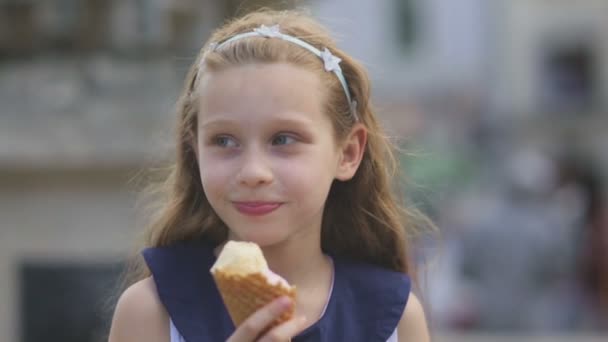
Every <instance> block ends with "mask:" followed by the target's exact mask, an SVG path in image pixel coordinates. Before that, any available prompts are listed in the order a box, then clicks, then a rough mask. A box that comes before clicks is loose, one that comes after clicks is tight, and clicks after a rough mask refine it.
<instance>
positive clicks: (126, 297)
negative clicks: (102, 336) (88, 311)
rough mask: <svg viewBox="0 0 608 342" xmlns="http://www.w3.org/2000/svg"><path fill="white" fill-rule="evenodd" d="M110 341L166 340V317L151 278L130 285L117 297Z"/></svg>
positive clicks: (167, 332) (167, 321)
mask: <svg viewBox="0 0 608 342" xmlns="http://www.w3.org/2000/svg"><path fill="white" fill-rule="evenodd" d="M109 341H110V342H122V341H151V342H155V341H162V342H166V341H169V316H168V314H167V312H166V310H165V308H164V306H163V305H162V303H161V302H160V299H159V298H158V294H157V291H156V285H155V284H154V280H153V279H152V278H151V277H148V278H146V279H143V280H140V281H139V282H137V283H135V284H133V285H131V286H130V287H129V288H128V289H127V290H125V292H123V293H122V295H121V296H120V298H119V300H118V303H117V304H116V309H115V311H114V317H113V318H112V327H111V329H110V339H109Z"/></svg>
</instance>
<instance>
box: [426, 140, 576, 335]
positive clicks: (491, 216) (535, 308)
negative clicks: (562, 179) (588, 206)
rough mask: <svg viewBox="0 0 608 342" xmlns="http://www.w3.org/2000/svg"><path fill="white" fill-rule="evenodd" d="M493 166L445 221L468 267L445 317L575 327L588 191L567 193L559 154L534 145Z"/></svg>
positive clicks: (493, 326) (453, 322) (459, 322)
mask: <svg viewBox="0 0 608 342" xmlns="http://www.w3.org/2000/svg"><path fill="white" fill-rule="evenodd" d="M491 174H492V176H491V177H489V179H487V180H485V181H482V182H483V183H482V184H478V187H477V188H474V189H472V190H470V191H468V192H466V193H464V194H463V195H462V197H461V198H458V199H456V201H454V202H455V204H454V205H453V207H452V208H448V210H447V212H444V213H443V215H444V217H442V218H441V221H440V224H441V226H443V227H449V229H450V230H451V231H452V232H451V233H449V234H450V235H449V237H451V239H452V240H454V241H451V244H450V246H451V250H452V251H453V252H452V255H453V257H454V258H457V261H454V260H452V261H451V263H452V264H453V265H456V266H454V267H458V268H459V269H460V274H457V275H454V276H453V278H452V279H450V283H451V284H452V285H451V288H450V289H449V290H450V291H451V292H452V297H451V301H450V309H451V312H445V313H442V315H443V317H442V320H443V324H444V325H446V326H447V327H449V328H455V329H459V330H471V329H477V330H491V331H518V330H519V331H559V330H571V329H573V328H575V327H576V326H577V325H578V324H579V317H578V316H579V315H578V313H579V312H580V310H581V308H580V305H579V302H578V297H577V291H576V247H577V238H576V237H577V232H578V227H579V222H580V217H581V215H582V212H581V210H580V208H581V203H582V202H581V199H580V198H579V197H576V196H574V197H573V196H564V195H565V193H564V192H562V191H561V190H562V189H561V186H560V184H559V182H558V168H557V165H556V163H555V161H554V160H553V158H551V157H550V156H548V155H546V154H544V153H542V152H540V151H537V150H536V149H534V148H531V147H525V148H523V149H518V150H515V151H513V152H512V153H511V154H510V156H509V157H508V158H505V159H504V164H502V165H501V166H500V167H499V168H498V169H497V170H492V171H491ZM431 291H432V290H431ZM444 291H445V290H444ZM435 305H437V304H435Z"/></svg>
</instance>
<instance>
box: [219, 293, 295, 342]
mask: <svg viewBox="0 0 608 342" xmlns="http://www.w3.org/2000/svg"><path fill="white" fill-rule="evenodd" d="M292 305H293V300H291V298H289V297H280V298H278V299H276V300H274V301H272V302H271V303H270V304H268V305H266V306H264V307H263V308H261V309H259V310H258V311H256V312H255V313H254V314H253V315H251V317H249V318H247V319H246V320H245V321H244V322H243V323H242V324H241V325H240V326H239V327H238V328H237V329H236V331H235V332H234V334H233V335H232V336H231V337H230V339H229V340H228V341H230V342H237V341H238V342H245V341H246V342H249V341H254V340H255V339H256V338H257V337H258V336H260V334H261V333H262V331H263V330H264V328H266V327H268V326H269V325H270V324H271V323H272V322H273V321H274V320H275V319H276V318H278V317H279V316H280V315H281V314H282V313H283V312H285V311H286V310H287V309H288V308H290V307H291V306H292Z"/></svg>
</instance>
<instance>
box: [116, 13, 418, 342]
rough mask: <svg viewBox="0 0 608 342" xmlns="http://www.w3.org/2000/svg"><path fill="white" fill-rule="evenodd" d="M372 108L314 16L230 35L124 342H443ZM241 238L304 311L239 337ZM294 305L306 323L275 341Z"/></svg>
mask: <svg viewBox="0 0 608 342" xmlns="http://www.w3.org/2000/svg"><path fill="white" fill-rule="evenodd" d="M369 96H370V94H369V82H368V78H367V75H366V73H365V71H364V70H363V68H362V67H361V65H360V64H359V63H357V62H355V61H354V60H353V59H352V58H350V57H349V56H348V55H346V54H345V53H344V52H342V51H340V50H339V49H337V48H336V46H335V44H334V43H333V41H332V40H331V39H330V38H329V36H328V34H327V33H326V31H325V30H324V29H323V28H322V27H320V25H319V24H317V23H316V22H315V21H314V20H312V19H311V18H309V17H307V16H306V15H304V14H301V13H296V12H272V11H259V12H255V13H252V14H249V15H246V16H244V17H242V18H240V19H237V20H234V21H232V22H229V23H228V24H226V25H225V26H223V27H222V28H220V29H219V30H217V31H216V32H215V33H214V34H213V35H212V37H211V39H210V42H209V43H207V44H205V46H204V47H203V49H202V52H201V54H200V56H199V58H198V59H197V61H196V62H195V64H194V65H193V67H192V68H191V71H190V73H189V76H188V78H187V80H186V84H185V89H184V91H183V94H182V96H181V98H180V101H179V106H178V114H179V122H178V141H177V155H176V158H177V160H176V164H175V167H174V168H173V171H172V173H171V175H170V178H169V180H168V181H167V182H166V183H165V184H167V185H168V189H169V194H168V201H167V202H166V206H165V207H164V209H163V211H162V212H161V215H160V216H159V218H158V219H157V220H156V222H154V224H153V225H152V227H151V229H150V231H149V233H150V234H149V239H148V247H149V248H147V249H145V250H144V252H143V256H144V259H145V262H146V265H147V268H146V269H145V271H144V272H143V273H141V274H136V277H137V278H138V279H139V281H137V282H136V283H134V284H133V285H131V286H130V287H129V288H128V289H127V290H126V291H125V292H124V293H123V294H122V295H121V298H120V299H119V301H118V304H117V307H116V310H115V313H114V318H113V321H112V327H111V330H110V341H112V342H121V341H162V342H168V341H189V342H195V341H225V340H228V341H232V342H237V341H238V342H241V341H242V342H244V341H289V340H290V339H291V341H298V342H299V341H365V342H370V341H378V342H380V341H381V342H384V341H401V342H402V341H416V342H421V341H422V342H424V341H428V340H429V337H428V332H427V327H426V322H425V318H424V313H423V310H422V307H421V305H420V303H419V301H418V300H417V299H416V297H415V296H413V295H412V294H411V293H410V288H411V286H410V284H411V283H410V279H411V278H410V277H412V276H413V267H412V264H411V263H410V261H409V260H408V257H407V255H408V253H409V250H408V246H407V244H406V240H405V234H406V232H407V231H408V230H411V229H412V227H411V225H412V222H413V221H412V220H410V219H411V218H412V217H413V216H412V215H411V213H408V212H406V211H405V210H403V209H402V207H401V206H400V205H399V204H398V201H397V200H396V197H395V196H394V195H393V194H392V192H391V182H390V176H391V175H392V169H393V167H394V166H395V164H396V163H395V159H394V155H393V152H392V147H391V145H390V144H389V142H388V141H387V139H386V137H385V136H384V135H383V133H382V131H381V129H380V128H379V125H378V122H377V120H376V117H375V115H374V113H373V111H372V108H371V105H370V100H369ZM404 214H405V215H404ZM404 218H405V220H404ZM404 221H405V224H406V225H405V226H404V223H403V222H404ZM230 239H234V240H246V241H253V242H256V243H257V244H259V245H260V247H261V248H262V250H263V252H264V255H265V257H266V259H267V260H268V263H269V266H270V268H271V269H272V270H273V271H274V272H276V273H278V274H280V275H282V276H283V277H284V278H285V279H286V280H287V281H288V282H289V283H291V284H293V285H295V286H296V287H297V289H298V296H297V300H296V302H295V303H292V302H290V300H288V299H287V298H279V299H277V300H276V301H274V302H272V303H271V304H269V305H267V306H266V307H264V308H262V309H260V310H259V311H257V312H256V313H255V314H254V315H252V316H251V317H250V318H249V319H248V320H247V321H246V322H245V323H244V324H242V325H241V326H240V327H239V328H238V329H235V327H234V326H233V325H232V322H231V321H230V317H229V316H228V314H227V311H226V309H225V308H224V306H223V303H222V300H221V297H220V295H219V292H218V290H217V289H216V287H215V285H214V283H213V280H212V278H211V275H210V273H209V269H210V267H211V265H212V264H213V262H214V261H215V258H216V256H217V254H218V252H219V250H221V247H222V245H223V244H224V243H225V242H226V241H227V240H230ZM291 305H295V308H296V315H295V318H294V319H292V320H291V321H289V322H287V323H284V324H282V325H279V326H278V327H275V328H274V329H272V330H270V331H268V332H267V333H265V334H264V335H263V336H260V333H261V332H262V331H263V330H264V328H265V327H266V326H267V324H268V323H269V322H271V321H273V320H274V318H275V317H277V316H278V315H280V314H281V312H282V311H283V310H286V309H287V308H288V307H290V306H291Z"/></svg>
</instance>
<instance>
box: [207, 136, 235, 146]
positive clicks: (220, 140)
mask: <svg viewBox="0 0 608 342" xmlns="http://www.w3.org/2000/svg"><path fill="white" fill-rule="evenodd" d="M212 143H213V145H215V146H219V147H225V148H230V147H237V146H238V143H237V142H236V140H234V139H233V138H232V137H229V136H227V135H218V136H216V137H214V138H213V139H212Z"/></svg>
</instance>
